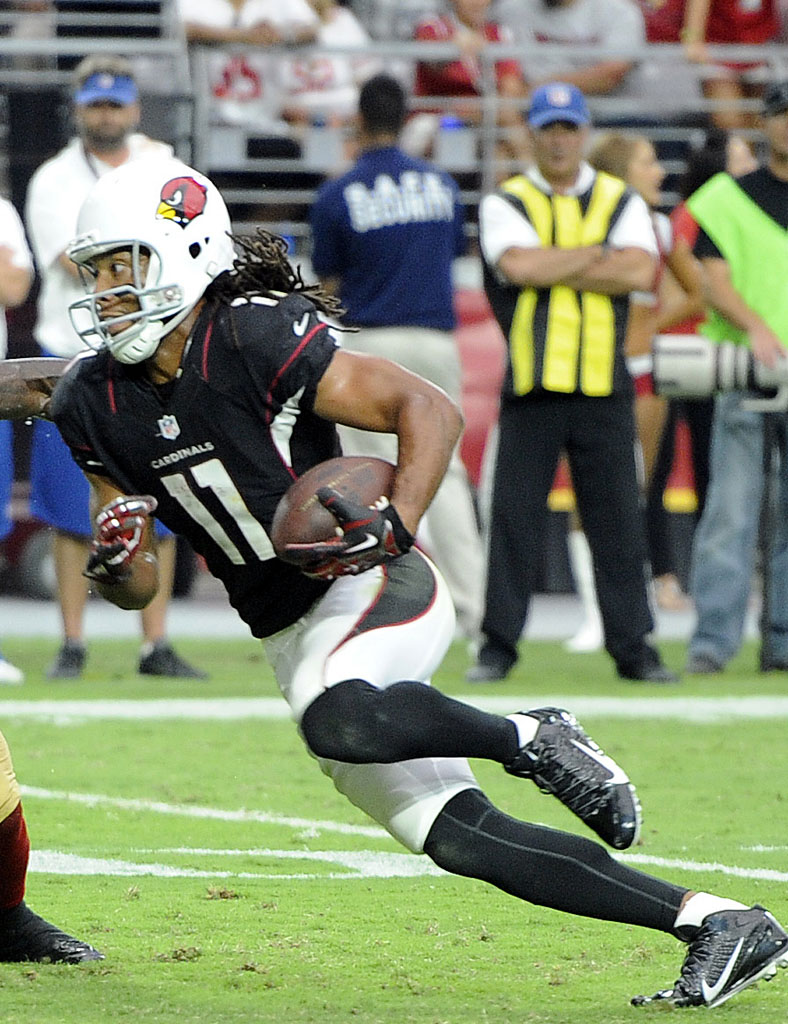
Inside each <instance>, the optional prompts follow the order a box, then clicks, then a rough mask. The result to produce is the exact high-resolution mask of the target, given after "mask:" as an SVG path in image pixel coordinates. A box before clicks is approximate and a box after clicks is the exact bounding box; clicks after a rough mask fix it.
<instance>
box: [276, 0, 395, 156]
mask: <svg viewBox="0 0 788 1024" xmlns="http://www.w3.org/2000/svg"><path fill="white" fill-rule="evenodd" d="M309 5H310V7H311V8H312V9H313V10H314V12H315V14H316V15H317V17H318V19H319V20H318V25H317V38H316V46H317V47H326V48H327V49H329V50H330V48H331V47H332V46H337V47H349V46H352V47H354V48H358V49H359V50H364V48H365V47H366V46H367V45H368V44H369V42H370V38H369V34H368V33H367V30H366V29H365V28H364V26H363V25H362V24H361V22H360V21H359V20H358V18H357V17H356V16H355V14H354V13H353V12H352V11H351V10H350V9H349V8H348V7H341V6H340V5H339V4H338V3H336V2H335V0H309ZM379 66H380V62H379V61H377V60H372V59H370V58H369V57H368V56H364V55H362V56H359V57H353V56H350V55H349V54H338V53H337V54H332V53H310V54H304V55H299V56H293V57H283V58H281V59H280V60H279V61H278V65H277V74H278V78H279V92H280V96H281V104H282V116H283V117H284V119H285V121H287V122H288V124H290V125H292V126H293V127H294V129H295V130H296V132H297V133H298V135H299V137H300V138H302V139H303V138H304V137H305V136H307V135H308V132H309V129H310V127H311V126H312V125H313V124H318V125H321V124H325V125H327V126H328V127H329V129H330V130H331V131H332V132H334V133H336V135H337V137H338V141H339V142H342V143H344V141H345V139H346V137H347V133H348V129H349V128H350V125H351V123H352V121H353V119H354V118H355V116H356V112H357V110H358V94H359V87H360V86H361V84H362V83H363V82H364V81H365V80H366V79H367V78H369V77H370V75H372V74H374V73H375V72H376V71H378V70H379ZM338 148H340V149H341V151H342V152H343V151H344V145H342V146H341V147H338ZM317 155H318V154H316V156H317ZM322 159H323V166H324V167H327V166H328V160H329V159H330V157H329V154H328V153H325V152H324V153H323V154H322Z"/></svg>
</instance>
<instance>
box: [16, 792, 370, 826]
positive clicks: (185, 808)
mask: <svg viewBox="0 0 788 1024" xmlns="http://www.w3.org/2000/svg"><path fill="white" fill-rule="evenodd" d="M20 789H21V792H22V796H25V797H36V798H38V799H40V800H64V801H67V802H69V803H76V804H84V805H86V806H88V807H98V806H102V807H117V808H118V809H120V810H123V811H153V812H155V813H156V814H177V815H181V816H183V817H186V818H210V819H213V820H215V821H256V822H259V823H260V824H262V825H285V826H287V827H288V828H299V829H306V830H307V831H308V833H309V835H310V836H315V835H317V834H318V833H320V832H341V833H344V834H345V835H350V836H366V837H367V838H370V839H379V838H385V837H386V836H388V832H386V831H385V829H382V828H380V827H379V826H378V825H348V824H346V823H344V822H341V821H314V820H313V819H311V818H291V817H288V816H286V815H283V814H269V813H268V812H267V811H246V810H239V811H228V810H220V809H219V808H218V807H197V806H195V805H192V804H165V803H161V802H160V801H158V800H134V799H128V798H126V797H119V796H104V795H103V794H100V793H66V792H63V791H58V790H53V789H39V788H38V787H36V786H20Z"/></svg>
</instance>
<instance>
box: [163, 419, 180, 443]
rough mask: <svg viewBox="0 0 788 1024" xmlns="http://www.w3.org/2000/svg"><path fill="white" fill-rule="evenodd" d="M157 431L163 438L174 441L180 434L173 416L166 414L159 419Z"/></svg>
mask: <svg viewBox="0 0 788 1024" xmlns="http://www.w3.org/2000/svg"><path fill="white" fill-rule="evenodd" d="M159 431H160V433H161V436H162V437H163V438H165V440H167V441H174V440H175V438H176V437H177V436H178V434H180V432H181V428H180V427H179V426H178V421H177V420H176V419H175V417H174V416H171V415H167V416H162V418H161V419H160V420H159Z"/></svg>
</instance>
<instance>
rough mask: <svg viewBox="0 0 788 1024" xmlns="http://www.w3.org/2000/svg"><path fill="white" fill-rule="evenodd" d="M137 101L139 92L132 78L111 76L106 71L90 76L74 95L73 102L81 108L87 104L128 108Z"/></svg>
mask: <svg viewBox="0 0 788 1024" xmlns="http://www.w3.org/2000/svg"><path fill="white" fill-rule="evenodd" d="M138 99H139V92H138V90H137V86H136V84H135V82H134V79H133V78H130V77H129V76H128V75H112V74H110V73H109V72H107V71H97V72H96V73H95V74H94V75H90V77H89V78H86V79H85V81H84V82H83V83H82V85H81V86H80V88H79V89H78V90H77V92H76V93H75V94H74V102H75V103H79V104H81V105H83V106H84V105H86V104H88V103H118V104H119V105H120V106H122V107H128V106H131V104H132V103H136V102H137V100H138Z"/></svg>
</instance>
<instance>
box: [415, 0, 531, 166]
mask: <svg viewBox="0 0 788 1024" xmlns="http://www.w3.org/2000/svg"><path fill="white" fill-rule="evenodd" d="M490 2H491V0H449V3H450V10H449V12H448V13H446V14H441V15H434V16H433V17H430V18H427V19H426V20H424V21H422V22H420V23H419V24H418V25H417V26H416V31H415V33H414V38H415V39H417V40H420V41H423V42H445V43H453V44H454V45H455V46H456V47H458V48H459V50H460V56H459V57H458V58H457V59H455V60H450V61H440V62H436V61H419V63H418V64H417V65H416V81H415V86H414V90H413V94H414V96H436V97H446V98H448V99H451V100H452V101H454V100H459V101H460V102H452V103H451V104H445V105H441V106H439V107H438V108H437V110H433V111H425V112H424V113H421V114H416V115H415V116H414V117H412V118H411V119H410V121H409V123H408V127H407V129H406V134H405V136H404V138H403V148H405V149H406V150H407V151H408V152H410V153H414V154H429V155H431V156H433V157H434V156H435V155H436V154H435V152H434V140H435V137H436V134H437V132H438V130H439V126H440V115H441V114H442V113H443V114H447V115H451V116H452V117H453V118H458V119H459V120H460V121H461V122H463V124H465V125H474V126H477V127H478V125H480V124H481V121H482V102H481V101H482V96H483V94H484V91H485V83H484V79H483V68H482V63H481V60H480V55H481V53H482V52H483V51H484V49H485V48H486V47H487V46H488V45H489V44H490V43H511V42H512V41H513V36H512V33H511V31H510V30H509V29H508V28H504V27H502V26H501V25H499V24H498V23H497V22H495V21H491V20H489V19H488V17H487V15H488V13H489V9H490ZM494 73H495V86H496V90H497V94H498V97H499V99H501V100H504V101H506V100H515V101H517V100H519V101H521V102H522V101H524V98H525V95H526V91H527V90H526V85H525V78H524V76H523V71H522V68H521V66H520V64H519V62H518V61H516V60H513V59H507V60H500V61H497V62H496V64H495V72H494ZM423 109H424V108H422V107H419V110H423ZM497 123H498V125H499V127H500V129H501V131H500V134H499V138H498V146H497V149H498V151H499V155H500V156H507V157H510V158H514V159H518V160H522V159H524V158H525V156H526V155H527V150H528V136H527V132H526V130H525V124H524V122H523V118H522V114H521V111H520V105H519V104H518V105H514V106H507V105H505V104H504V105H502V106H501V108H500V110H499V111H498V116H497Z"/></svg>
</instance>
